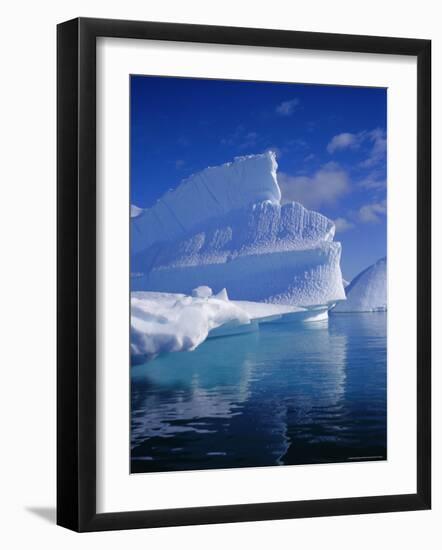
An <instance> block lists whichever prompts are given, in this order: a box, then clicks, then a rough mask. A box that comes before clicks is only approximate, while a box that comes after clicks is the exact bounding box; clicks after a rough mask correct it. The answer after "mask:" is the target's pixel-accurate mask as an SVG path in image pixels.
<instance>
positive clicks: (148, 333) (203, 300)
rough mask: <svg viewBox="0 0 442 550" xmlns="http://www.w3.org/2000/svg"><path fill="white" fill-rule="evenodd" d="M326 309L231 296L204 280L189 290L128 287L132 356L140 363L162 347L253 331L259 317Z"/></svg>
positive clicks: (281, 318) (314, 314) (274, 319)
mask: <svg viewBox="0 0 442 550" xmlns="http://www.w3.org/2000/svg"><path fill="white" fill-rule="evenodd" d="M327 313H328V306H327V305H324V306H315V307H297V306H291V305H285V304H273V303H263V302H250V301H244V300H230V299H229V296H228V294H227V290H226V289H225V288H223V289H222V290H220V291H219V292H218V293H217V294H213V291H212V289H211V288H210V287H208V286H200V287H197V288H195V289H194V290H193V291H192V295H191V296H188V295H186V294H176V293H166V292H143V291H138V292H132V294H131V338H130V350H131V361H132V364H140V363H143V362H145V361H148V360H149V359H153V358H154V357H156V356H157V355H159V354H161V353H170V352H175V351H192V350H194V349H195V348H197V347H198V346H199V345H200V344H201V343H202V342H204V341H205V340H206V339H207V338H216V337H221V336H231V335H234V334H235V335H236V334H244V333H248V332H254V331H257V330H258V329H259V325H260V324H262V323H281V322H283V323H293V322H315V321H322V320H324V319H327Z"/></svg>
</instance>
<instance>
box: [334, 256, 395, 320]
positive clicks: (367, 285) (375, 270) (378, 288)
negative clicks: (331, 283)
mask: <svg viewBox="0 0 442 550" xmlns="http://www.w3.org/2000/svg"><path fill="white" fill-rule="evenodd" d="M346 293H347V299H346V300H345V301H343V302H340V303H339V304H337V306H336V307H335V308H334V309H333V312H337V313H339V312H350V311H386V310H387V258H382V259H381V260H378V261H377V262H376V263H375V264H373V265H372V266H370V267H369V268H367V269H365V270H364V271H362V273H360V274H359V275H357V277H355V278H354V279H353V280H352V282H351V283H350V284H349V285H348V287H347V288H346Z"/></svg>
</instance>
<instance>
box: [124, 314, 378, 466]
mask: <svg viewBox="0 0 442 550" xmlns="http://www.w3.org/2000/svg"><path fill="white" fill-rule="evenodd" d="M385 320H386V315H385V314H348V315H345V314H341V315H339V316H338V315H335V316H331V317H330V319H329V321H328V322H325V323H315V324H310V325H304V326H299V325H298V326H296V325H289V324H287V325H284V324H281V325H276V324H275V325H272V324H269V325H263V326H262V327H261V329H260V331H259V332H255V333H250V334H245V335H241V336H232V337H227V338H219V339H211V340H208V341H206V342H205V343H204V344H203V345H201V346H200V347H199V348H198V349H197V350H195V351H194V352H183V353H174V354H169V355H165V356H163V357H159V358H157V359H155V360H154V361H151V362H149V363H147V364H145V365H140V366H137V367H134V368H133V369H132V471H134V472H139V471H163V470H187V469H203V468H225V467H237V466H263V465H275V464H301V463H317V462H332V461H341V460H354V459H357V458H358V457H381V458H384V457H385V452H386V451H385V433H386V415H385V410H386V324H385Z"/></svg>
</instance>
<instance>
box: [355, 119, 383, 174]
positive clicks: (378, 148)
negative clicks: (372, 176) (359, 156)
mask: <svg viewBox="0 0 442 550" xmlns="http://www.w3.org/2000/svg"><path fill="white" fill-rule="evenodd" d="M367 139H369V140H370V141H371V142H372V144H373V146H372V149H371V151H370V154H369V156H368V158H367V159H365V160H364V161H362V162H361V164H360V165H361V166H362V167H363V168H370V167H371V166H375V165H376V164H379V162H381V161H382V160H385V157H386V153H387V136H386V135H385V132H384V131H383V130H381V129H380V128H377V129H376V130H372V131H371V132H368V134H367Z"/></svg>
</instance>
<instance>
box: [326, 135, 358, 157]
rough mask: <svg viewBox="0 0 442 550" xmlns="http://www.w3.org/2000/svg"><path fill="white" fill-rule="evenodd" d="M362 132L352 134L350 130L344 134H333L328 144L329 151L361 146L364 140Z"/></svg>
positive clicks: (331, 152)
mask: <svg viewBox="0 0 442 550" xmlns="http://www.w3.org/2000/svg"><path fill="white" fill-rule="evenodd" d="M361 134H362V133H359V134H350V133H349V132H343V133H342V134H337V135H336V136H333V137H332V139H331V141H330V142H329V144H328V145H327V151H328V152H329V153H330V154H333V153H334V152H336V151H340V150H342V149H349V148H351V149H355V148H356V147H359V145H360V143H361V141H362V136H361Z"/></svg>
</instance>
